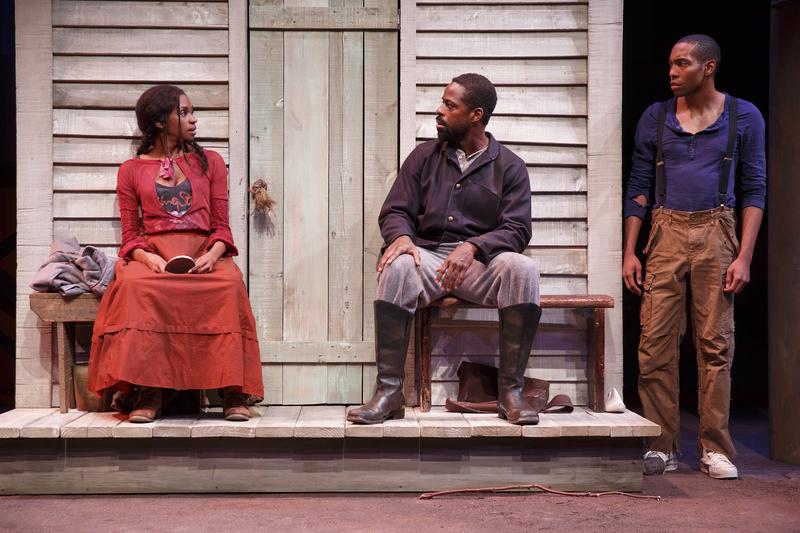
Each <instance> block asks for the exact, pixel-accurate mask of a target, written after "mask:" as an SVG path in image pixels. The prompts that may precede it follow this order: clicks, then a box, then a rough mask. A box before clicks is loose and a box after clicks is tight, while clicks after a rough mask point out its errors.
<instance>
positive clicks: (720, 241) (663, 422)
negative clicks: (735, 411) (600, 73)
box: [622, 35, 766, 479]
mask: <svg viewBox="0 0 800 533" xmlns="http://www.w3.org/2000/svg"><path fill="white" fill-rule="evenodd" d="M720 56H721V54H720V50H719V46H718V45H717V43H716V42H715V41H714V40H713V39H712V38H711V37H708V36H707V35H689V36H686V37H683V38H682V39H680V40H679V41H678V42H677V43H675V45H674V46H673V48H672V52H671V53H670V56H669V80H670V89H671V90H672V93H673V94H674V95H675V96H674V98H672V99H670V100H668V101H666V102H657V103H655V104H653V105H651V106H650V107H648V108H647V110H646V111H645V112H644V114H643V115H642V117H641V119H640V120H639V124H638V126H637V128H636V139H635V142H636V146H635V151H634V156H633V167H632V169H631V176H630V182H629V185H628V190H627V193H626V197H625V208H624V215H625V244H624V252H623V253H624V258H623V266H622V276H623V280H624V282H625V286H626V288H627V289H628V290H630V291H631V292H633V293H634V294H637V295H641V296H642V306H641V324H642V335H641V338H640V341H639V395H640V398H641V401H642V407H643V409H644V415H645V416H646V417H647V418H648V419H650V420H652V421H654V422H656V423H658V424H659V425H660V426H661V436H660V437H656V438H653V439H651V441H650V443H649V450H648V451H647V453H645V455H644V466H643V468H644V472H645V474H662V473H664V472H665V471H670V470H675V469H677V467H678V460H677V452H678V451H679V445H680V435H679V427H680V423H679V404H678V394H679V386H678V359H679V353H680V344H681V338H682V336H683V334H684V332H685V329H686V317H685V313H684V309H685V301H686V297H687V294H689V295H690V296H691V320H692V327H693V330H694V333H695V347H696V350H697V366H698V373H699V383H700V387H699V392H698V411H699V418H700V429H699V441H700V442H699V445H700V448H701V453H702V455H701V458H700V469H701V471H703V472H704V473H707V474H708V475H710V476H711V477H713V478H717V479H730V478H736V477H738V471H737V469H736V466H734V464H733V463H732V462H731V458H732V457H733V456H734V454H735V453H736V452H735V449H734V446H733V442H732V440H731V436H730V433H729V431H728V412H729V410H730V382H731V374H730V372H731V363H732V361H733V351H734V326H733V297H734V294H737V293H739V292H741V291H742V289H744V287H745V286H746V285H747V283H748V282H749V281H750V261H751V260H752V257H753V248H754V247H755V242H756V237H757V235H758V229H759V227H760V225H761V218H762V214H763V209H764V202H765V195H766V158H765V149H764V119H763V118H762V116H761V113H759V111H758V109H756V107H755V106H754V105H753V104H751V103H750V102H746V101H744V100H741V99H738V98H734V97H732V96H730V95H728V94H725V93H722V92H719V91H718V90H717V89H716V87H715V85H714V77H715V75H716V73H717V69H718V68H719V64H720ZM737 169H738V175H739V182H738V188H736V189H735V187H734V185H735V182H736V179H735V176H736V174H737ZM735 191H736V192H735ZM737 193H738V195H739V197H738V199H737V196H736V194H737ZM737 200H738V201H739V204H740V205H741V207H742V213H743V219H742V236H741V244H739V241H738V239H737V237H736V221H735V216H734V211H733V207H734V206H735V205H736V202H737ZM651 207H652V210H653V219H652V220H653V224H652V229H651V231H650V236H649V239H648V243H647V246H645V249H644V254H645V256H646V258H647V262H646V266H647V270H646V271H645V272H644V275H643V272H642V265H641V263H640V262H639V260H638V259H637V257H636V255H635V250H634V248H635V246H636V241H637V238H638V235H639V231H640V229H641V226H642V218H643V217H644V215H645V213H646V211H647V210H648V209H650V208H651Z"/></svg>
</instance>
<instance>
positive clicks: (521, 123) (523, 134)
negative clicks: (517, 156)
mask: <svg viewBox="0 0 800 533" xmlns="http://www.w3.org/2000/svg"><path fill="white" fill-rule="evenodd" d="M486 130H487V131H489V132H490V133H491V134H492V135H494V136H495V138H496V139H497V140H498V141H500V142H501V143H503V144H505V143H518V142H529V143H546V144H586V119H585V118H572V117H513V116H511V117H506V116H500V117H492V118H491V119H490V120H489V124H488V126H487V127H486ZM417 138H418V139H434V138H436V120H435V118H434V115H417Z"/></svg>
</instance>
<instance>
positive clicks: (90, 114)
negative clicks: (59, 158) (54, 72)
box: [53, 109, 228, 139]
mask: <svg viewBox="0 0 800 533" xmlns="http://www.w3.org/2000/svg"><path fill="white" fill-rule="evenodd" d="M195 116H196V118H197V132H198V135H199V137H200V138H216V139H227V138H228V111H227V110H219V111H218V110H208V111H198V112H197V113H196V115H195ZM53 134H54V135H92V136H96V137H140V136H141V132H140V131H139V128H138V126H137V125H136V115H135V114H134V113H133V112H132V111H127V110H109V109H54V110H53Z"/></svg>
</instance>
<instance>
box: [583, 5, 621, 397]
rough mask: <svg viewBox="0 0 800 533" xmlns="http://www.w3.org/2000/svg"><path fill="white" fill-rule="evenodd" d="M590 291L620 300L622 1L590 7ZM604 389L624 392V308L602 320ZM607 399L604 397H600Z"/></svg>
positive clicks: (588, 240)
mask: <svg viewBox="0 0 800 533" xmlns="http://www.w3.org/2000/svg"><path fill="white" fill-rule="evenodd" d="M589 55H590V57H591V58H592V61H590V63H589V70H590V73H589V79H590V80H591V81H590V83H589V88H588V91H589V92H588V98H589V100H588V101H589V120H588V133H587V135H588V140H587V142H588V145H587V151H588V161H587V162H588V193H589V203H588V216H587V225H588V237H587V242H588V247H589V269H588V271H589V272H588V273H589V278H588V290H589V292H596V293H602V294H608V295H610V296H612V297H613V298H615V299H616V300H617V301H621V298H622V280H621V277H620V272H621V269H622V265H621V263H622V260H621V259H622V226H621V224H620V221H619V213H620V212H621V210H622V181H621V180H620V179H619V169H620V166H621V164H622V139H621V136H622V126H621V121H622V63H621V62H620V60H619V58H620V57H622V0H600V1H597V2H592V3H591V4H590V5H589ZM606 322H607V326H606V335H605V354H606V360H605V390H606V392H607V391H610V390H611V389H612V388H616V389H617V390H622V308H621V307H619V308H616V309H611V310H609V311H608V313H607V316H606ZM604 396H605V395H604Z"/></svg>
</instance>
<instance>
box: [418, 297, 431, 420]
mask: <svg viewBox="0 0 800 533" xmlns="http://www.w3.org/2000/svg"><path fill="white" fill-rule="evenodd" d="M417 318H418V319H419V328H418V329H417V331H418V332H419V337H420V338H419V347H420V350H419V354H418V355H419V367H420V368H419V374H420V379H419V380H420V386H419V406H420V409H422V412H423V413H427V412H429V411H430V410H431V321H430V318H431V312H430V309H427V308H422V309H420V310H419V311H418V314H417Z"/></svg>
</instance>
